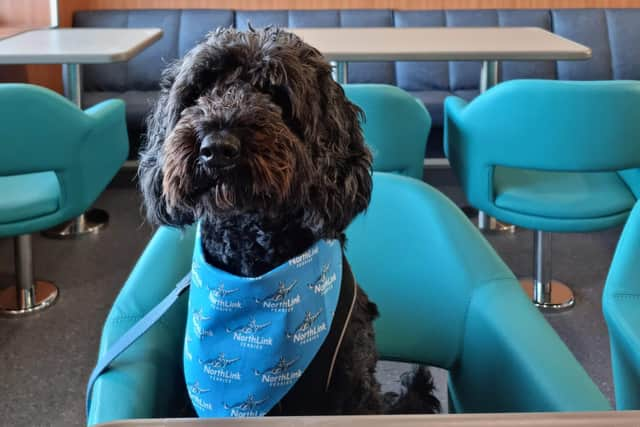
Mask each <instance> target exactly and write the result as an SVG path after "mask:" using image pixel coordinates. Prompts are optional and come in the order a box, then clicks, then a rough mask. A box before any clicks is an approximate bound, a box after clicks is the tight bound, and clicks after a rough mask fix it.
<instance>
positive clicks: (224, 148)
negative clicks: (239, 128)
mask: <svg viewBox="0 0 640 427" xmlns="http://www.w3.org/2000/svg"><path fill="white" fill-rule="evenodd" d="M238 157H240V140H239V139H238V138H237V137H236V136H234V135H231V134H228V135H224V136H214V137H212V136H207V137H205V138H204V139H203V140H202V143H201V144H200V159H201V160H202V161H203V162H205V163H206V164H207V165H209V166H214V167H215V166H218V167H220V166H230V165H232V164H233V163H235V161H236V160H237V159H238Z"/></svg>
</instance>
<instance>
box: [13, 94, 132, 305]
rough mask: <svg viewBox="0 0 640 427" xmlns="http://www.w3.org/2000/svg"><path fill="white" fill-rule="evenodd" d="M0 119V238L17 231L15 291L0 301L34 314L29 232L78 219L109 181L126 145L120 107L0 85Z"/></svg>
mask: <svg viewBox="0 0 640 427" xmlns="http://www.w3.org/2000/svg"><path fill="white" fill-rule="evenodd" d="M0 117H1V118H2V125H1V126H0V238H2V237H9V236H12V237H15V236H18V237H16V245H17V246H16V254H19V256H18V257H17V258H18V259H17V260H16V267H17V271H16V273H17V275H18V277H17V282H18V288H17V291H16V290H14V289H8V290H5V291H3V292H2V295H1V296H0V306H1V309H2V310H7V309H8V310H9V311H11V308H10V307H8V306H13V304H14V303H17V304H18V306H20V305H23V306H22V307H14V308H16V309H18V311H20V309H23V310H25V311H32V310H33V309H35V306H34V304H35V302H34V301H30V300H33V297H34V295H33V294H34V292H35V291H36V290H35V287H34V286H33V285H34V283H33V277H32V273H31V256H30V254H31V247H30V239H29V233H33V232H36V231H41V230H44V229H47V228H50V227H53V226H55V225H57V224H60V223H62V222H64V221H67V220H69V219H71V218H74V217H76V216H78V215H79V214H81V213H82V212H83V211H84V210H85V209H87V208H88V207H89V206H90V205H91V204H92V203H93V202H94V201H95V200H96V198H97V197H98V196H99V195H100V193H101V192H102V191H103V190H104V188H105V187H106V186H107V184H108V183H109V182H110V181H111V179H112V178H113V176H114V175H115V174H116V172H117V171H118V169H119V168H120V166H121V165H122V164H123V163H124V161H125V159H126V157H127V152H128V147H129V144H128V137H127V129H126V124H125V108H124V103H123V102H122V101H119V100H118V101H116V100H110V101H105V102H102V103H100V104H98V105H95V106H94V107H91V108H89V109H88V110H86V111H82V110H80V109H79V108H77V107H76V106H75V105H73V104H72V103H71V102H69V101H68V100H67V99H65V98H64V97H62V96H60V95H58V94H57V93H55V92H52V91H50V90H48V89H45V88H42V87H38V86H32V85H26V84H1V85H0ZM37 286H44V287H46V288H47V289H49V290H51V291H53V290H54V289H55V288H51V286H49V285H37ZM38 293H40V292H38ZM23 297H24V298H23ZM17 300H21V302H20V301H17ZM14 312H15V310H14Z"/></svg>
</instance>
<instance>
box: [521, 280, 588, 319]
mask: <svg viewBox="0 0 640 427" xmlns="http://www.w3.org/2000/svg"><path fill="white" fill-rule="evenodd" d="M519 281H520V286H522V289H524V291H525V292H526V294H527V295H528V296H529V299H530V300H531V301H532V302H533V304H534V305H535V306H536V307H538V308H540V309H542V310H548V311H562V310H568V309H570V308H572V307H573V306H574V305H575V303H576V300H575V297H574V295H573V291H572V290H571V288H570V287H569V286H567V285H566V284H565V283H562V282H560V281H559V280H551V281H550V282H549V283H548V289H549V294H548V295H546V296H544V297H543V298H541V299H540V300H539V301H536V298H534V295H533V293H534V281H533V279H532V278H530V277H528V278H524V279H519Z"/></svg>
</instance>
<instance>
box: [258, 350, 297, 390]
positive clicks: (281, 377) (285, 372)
mask: <svg viewBox="0 0 640 427" xmlns="http://www.w3.org/2000/svg"><path fill="white" fill-rule="evenodd" d="M298 360H300V357H297V358H295V359H292V360H287V359H286V358H285V357H284V356H282V357H280V360H278V363H276V364H275V366H272V367H270V368H267V369H265V370H264V371H262V372H260V371H258V370H257V369H256V370H255V371H254V373H255V374H256V375H257V376H259V377H260V381H262V382H263V383H265V384H269V386H271V387H278V386H283V385H290V384H293V383H294V382H296V381H297V380H298V378H300V377H301V376H302V369H297V370H295V371H293V372H289V368H291V367H292V366H293V365H295V364H296V362H297V361H298Z"/></svg>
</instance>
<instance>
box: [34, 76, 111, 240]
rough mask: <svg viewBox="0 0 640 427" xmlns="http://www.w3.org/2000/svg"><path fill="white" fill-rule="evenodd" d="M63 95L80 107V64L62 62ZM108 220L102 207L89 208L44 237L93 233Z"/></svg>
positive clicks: (54, 228)
mask: <svg viewBox="0 0 640 427" xmlns="http://www.w3.org/2000/svg"><path fill="white" fill-rule="evenodd" d="M62 77H63V83H64V95H65V96H66V97H67V98H68V99H69V100H70V101H71V102H73V103H74V104H76V105H77V106H78V107H79V108H82V72H81V68H80V64H63V65H62ZM108 222H109V214H108V213H107V212H106V211H104V210H102V209H89V210H88V211H86V212H85V213H83V214H81V215H80V216H79V217H77V218H74V219H72V220H70V221H67V222H65V223H62V224H60V225H57V226H56V227H53V228H50V229H49V230H46V231H44V232H43V233H42V234H43V235H45V236H46V237H52V238H58V239H65V238H76V237H78V236H81V235H83V234H87V233H94V232H96V231H98V230H100V229H101V228H103V227H104V226H106V225H107V223H108Z"/></svg>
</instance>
